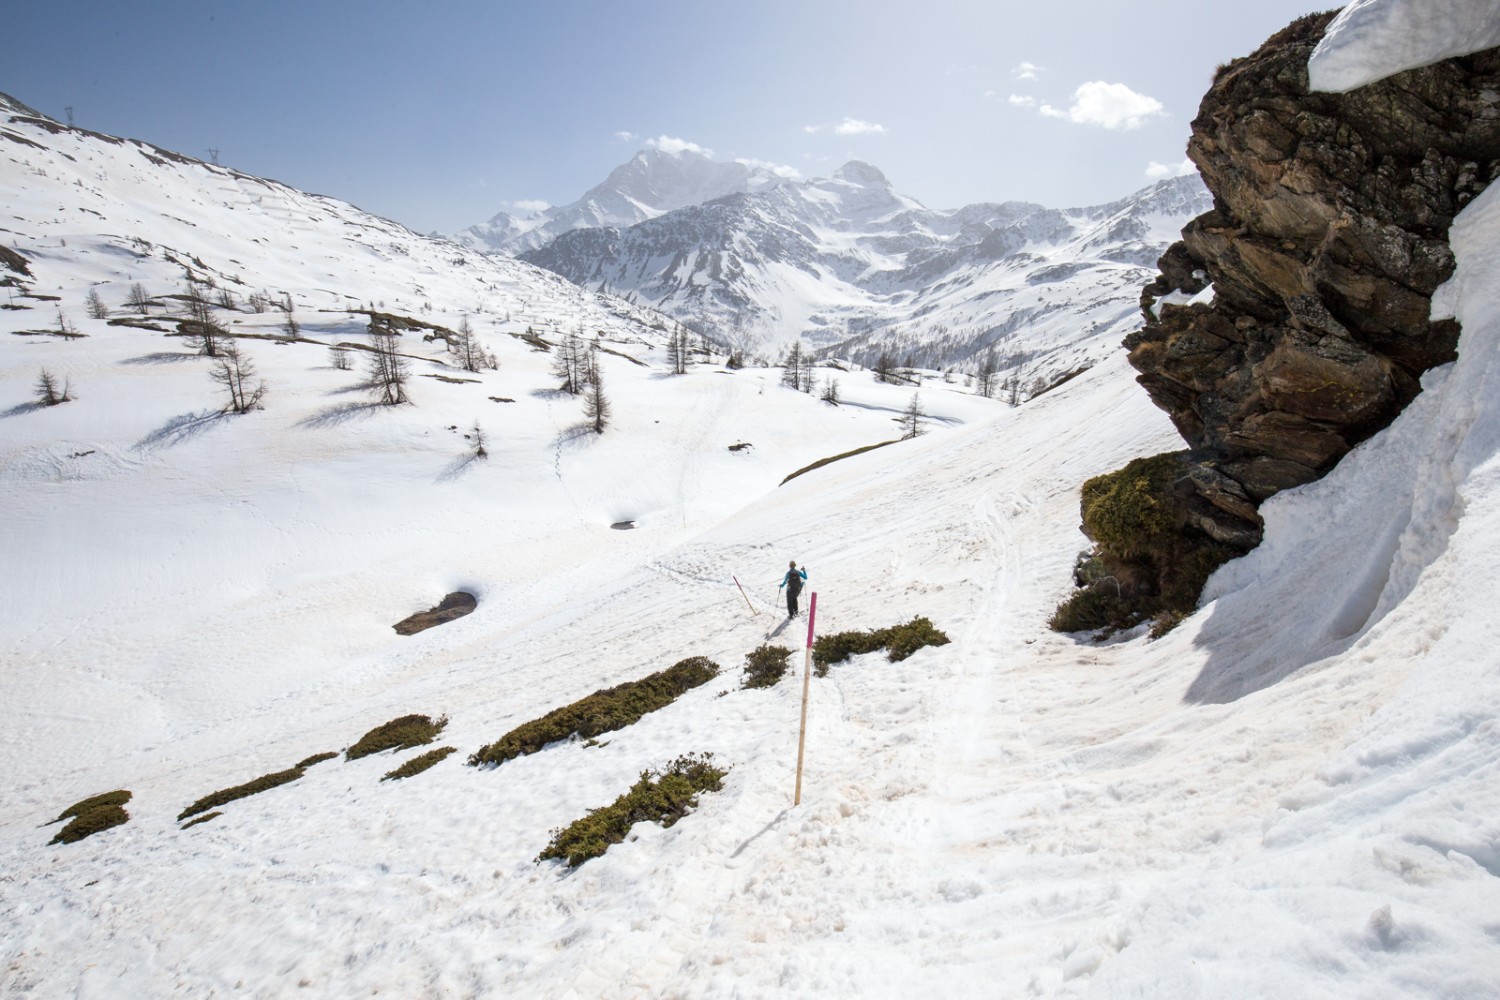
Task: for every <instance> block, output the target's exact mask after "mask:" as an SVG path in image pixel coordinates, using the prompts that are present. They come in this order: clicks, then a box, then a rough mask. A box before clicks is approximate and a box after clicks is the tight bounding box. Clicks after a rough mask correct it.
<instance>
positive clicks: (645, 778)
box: [536, 753, 729, 868]
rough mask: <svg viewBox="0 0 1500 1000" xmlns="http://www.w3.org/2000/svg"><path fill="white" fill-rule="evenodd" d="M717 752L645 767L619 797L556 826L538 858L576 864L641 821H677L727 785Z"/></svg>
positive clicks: (598, 852)
mask: <svg viewBox="0 0 1500 1000" xmlns="http://www.w3.org/2000/svg"><path fill="white" fill-rule="evenodd" d="M712 758H713V754H710V753H706V754H703V755H702V756H701V757H700V756H694V755H691V754H689V755H686V756H683V757H679V758H677V759H676V760H674V761H673V762H672V763H671V764H670V765H669V766H668V767H667V769H666V770H665V771H661V772H659V773H658V774H656V775H654V776H653V775H652V773H651V772H650V771H642V772H641V777H640V780H639V781H637V782H636V783H635V784H634V785H632V786H631V787H630V791H628V792H626V793H625V794H624V795H621V796H620V797H619V798H617V799H615V801H614V802H612V803H610V804H609V805H607V806H603V807H601V808H598V809H590V810H589V813H588V815H587V816H584V817H583V818H582V819H578V820H574V821H573V822H572V823H570V824H568V825H567V826H565V827H563V828H562V829H560V830H554V831H552V841H551V843H549V844H548V845H547V847H546V849H545V850H543V851H542V853H541V854H538V855H537V856H536V860H537V862H538V863H540V862H543V861H550V860H558V861H562V862H564V863H565V864H567V865H568V867H570V868H576V867H578V866H579V865H581V864H583V863H584V862H585V861H587V860H589V859H590V858H597V857H599V856H600V855H601V854H603V853H604V852H605V851H607V850H609V848H610V846H611V845H614V844H618V843H620V842H621V841H623V840H624V839H625V836H626V835H627V834H628V833H630V828H631V827H633V826H635V824H637V823H643V822H647V821H650V822H655V823H660V824H661V825H662V826H665V827H669V826H671V825H672V824H674V823H676V822H677V821H678V820H679V819H681V818H682V817H684V816H686V815H687V814H688V812H689V810H691V809H692V808H693V807H695V806H696V805H697V804H698V793H700V792H717V791H718V790H719V789H720V788H722V787H723V784H724V775H726V774H727V773H729V772H728V771H727V770H725V769H723V768H718V767H714V766H713V765H712V764H711V763H709V762H710V760H711V759H712Z"/></svg>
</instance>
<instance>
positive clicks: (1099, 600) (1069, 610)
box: [1047, 581, 1142, 632]
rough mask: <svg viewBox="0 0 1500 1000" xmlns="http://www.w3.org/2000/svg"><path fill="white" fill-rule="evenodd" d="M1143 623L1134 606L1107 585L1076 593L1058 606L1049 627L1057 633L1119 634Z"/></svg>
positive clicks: (1087, 588) (1104, 583)
mask: <svg viewBox="0 0 1500 1000" xmlns="http://www.w3.org/2000/svg"><path fill="white" fill-rule="evenodd" d="M1141 621H1142V616H1141V613H1140V612H1139V611H1138V610H1137V609H1136V608H1135V607H1134V606H1133V604H1132V602H1130V601H1128V600H1126V599H1125V598H1123V597H1121V596H1120V594H1119V591H1118V589H1117V588H1115V587H1113V586H1111V585H1110V584H1109V583H1108V582H1107V581H1105V582H1101V583H1095V584H1092V585H1090V586H1088V587H1085V588H1083V589H1082V590H1078V591H1075V592H1074V593H1073V594H1072V595H1071V596H1070V597H1068V598H1067V600H1065V601H1063V602H1062V603H1061V604H1059V605H1058V606H1057V610H1055V611H1053V612H1052V617H1051V618H1048V619H1047V627H1048V628H1050V629H1051V630H1052V631H1054V632H1097V631H1098V630H1100V629H1109V630H1110V631H1112V632H1113V631H1117V630H1119V629H1127V628H1133V627H1134V626H1136V625H1138V624H1140V622H1141Z"/></svg>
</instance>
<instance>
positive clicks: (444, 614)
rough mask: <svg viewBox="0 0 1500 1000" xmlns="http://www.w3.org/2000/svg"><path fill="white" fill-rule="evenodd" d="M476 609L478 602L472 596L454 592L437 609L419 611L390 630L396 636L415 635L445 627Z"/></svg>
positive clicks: (457, 591) (458, 591) (459, 591)
mask: <svg viewBox="0 0 1500 1000" xmlns="http://www.w3.org/2000/svg"><path fill="white" fill-rule="evenodd" d="M477 607H479V601H478V599H476V598H475V597H474V595H473V594H466V593H464V592H463V591H461V590H456V591H454V592H453V593H451V594H449V595H448V596H447V597H444V598H443V599H442V601H441V602H439V604H438V606H437V607H435V608H432V609H430V610H428V611H419V612H417V613H416V614H414V615H412V616H410V617H409V618H403V619H401V620H400V621H399V622H397V623H396V624H394V625H392V626H391V628H393V629H395V630H396V632H397V634H398V635H416V634H417V633H418V632H423V631H426V630H427V629H430V628H433V627H435V626H438V625H445V624H447V623H448V622H451V621H452V620H453V619H455V618H462V617H463V616H464V615H467V614H469V613H470V612H472V611H473V610H474V609H475V608H477Z"/></svg>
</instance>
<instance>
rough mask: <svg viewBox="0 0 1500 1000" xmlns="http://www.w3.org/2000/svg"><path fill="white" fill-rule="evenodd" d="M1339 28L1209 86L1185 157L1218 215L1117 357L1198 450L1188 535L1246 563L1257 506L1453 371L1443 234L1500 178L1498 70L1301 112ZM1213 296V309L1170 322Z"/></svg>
mask: <svg viewBox="0 0 1500 1000" xmlns="http://www.w3.org/2000/svg"><path fill="white" fill-rule="evenodd" d="M1332 17H1333V12H1330V13H1327V14H1319V15H1312V16H1309V17H1305V18H1302V19H1300V20H1298V21H1296V22H1294V23H1293V24H1292V25H1291V26H1289V27H1288V28H1286V29H1284V30H1283V31H1281V32H1280V33H1278V34H1277V35H1275V36H1273V37H1272V38H1271V39H1270V40H1269V41H1267V42H1266V44H1265V45H1263V46H1262V47H1261V48H1260V49H1259V50H1258V51H1257V52H1255V53H1254V54H1253V55H1251V56H1249V57H1248V58H1245V59H1239V60H1236V61H1234V62H1233V63H1231V64H1229V65H1228V66H1227V67H1225V68H1224V69H1222V70H1221V71H1220V73H1219V75H1218V76H1217V78H1216V79H1215V81H1214V84H1213V86H1212V88H1211V89H1210V90H1209V92H1208V94H1207V95H1206V96H1205V97H1204V99H1203V103H1202V105H1201V106H1200V108H1199V112H1198V117H1197V118H1196V119H1195V120H1194V121H1193V134H1192V138H1191V139H1190V140H1189V143H1188V155H1189V156H1190V157H1191V158H1192V160H1193V162H1194V163H1196V164H1197V165H1198V169H1199V172H1200V173H1201V174H1202V176H1203V180H1204V182H1205V183H1206V184H1207V186H1208V188H1209V190H1210V191H1211V192H1212V193H1213V195H1214V209H1213V210H1212V211H1210V212H1207V213H1205V214H1204V215H1201V216H1199V217H1198V218H1197V219H1194V220H1193V221H1192V222H1191V223H1189V224H1188V226H1187V227H1186V228H1185V229H1184V230H1183V239H1182V241H1181V242H1180V243H1177V244H1175V245H1174V246H1172V247H1171V248H1170V249H1169V250H1168V251H1167V252H1166V254H1165V255H1164V256H1163V257H1162V258H1161V261H1160V263H1159V266H1160V269H1161V274H1160V276H1158V278H1157V279H1156V280H1155V281H1154V282H1152V283H1151V284H1150V285H1148V286H1147V287H1146V289H1145V290H1144V292H1143V293H1142V296H1141V305H1142V313H1143V315H1144V316H1145V322H1146V325H1145V327H1144V329H1142V330H1140V331H1138V332H1136V333H1134V334H1132V335H1131V336H1129V337H1128V338H1126V341H1125V345H1126V347H1127V348H1128V349H1129V350H1130V362H1131V364H1132V365H1133V366H1134V367H1135V368H1136V369H1137V370H1138V371H1139V372H1140V373H1141V374H1140V377H1139V381H1140V383H1141V385H1142V386H1144V387H1145V389H1146V391H1147V392H1148V393H1150V395H1151V398H1152V400H1153V401H1154V402H1155V403H1156V404H1157V405H1158V406H1160V407H1162V409H1164V410H1166V411H1167V413H1168V414H1169V415H1170V416H1171V418H1172V421H1173V423H1174V424H1175V425H1176V427H1177V429H1178V431H1179V432H1181V434H1182V436H1183V437H1184V438H1185V439H1186V440H1187V442H1188V444H1189V445H1190V446H1191V447H1192V449H1193V457H1194V459H1195V465H1194V473H1193V474H1192V475H1190V476H1187V477H1184V479H1183V480H1182V481H1181V482H1180V483H1179V484H1178V487H1177V495H1178V498H1179V501H1180V508H1179V511H1178V520H1179V522H1180V523H1182V524H1185V525H1188V526H1190V527H1192V528H1195V529H1197V530H1200V531H1202V532H1203V533H1204V534H1206V535H1207V536H1208V537H1210V538H1213V539H1215V540H1217V541H1220V542H1223V543H1226V544H1230V545H1233V546H1235V547H1236V548H1240V549H1248V548H1250V547H1252V546H1253V545H1254V544H1256V543H1257V542H1258V541H1259V535H1260V519H1259V517H1258V515H1257V514H1256V512H1255V508H1256V506H1257V505H1258V504H1259V503H1260V502H1261V501H1263V500H1265V499H1266V498H1267V497H1269V496H1271V495H1272V494H1274V493H1276V492H1277V491H1278V490H1282V489H1286V488H1288V487H1290V486H1295V485H1298V484H1301V483H1305V482H1309V481H1311V480H1313V479H1315V478H1317V477H1318V476H1321V475H1322V474H1323V473H1325V472H1327V471H1328V469H1330V468H1331V467H1332V466H1333V465H1334V464H1335V463H1336V462H1338V460H1339V459H1340V458H1341V457H1342V456H1343V455H1344V454H1345V453H1347V452H1348V451H1349V449H1350V448H1352V447H1353V446H1354V445H1356V444H1358V443H1359V442H1360V441H1362V440H1363V439H1365V438H1366V437H1368V436H1369V435H1371V434H1373V433H1375V432H1376V431H1377V430H1379V429H1380V428H1382V427H1384V426H1386V425H1387V424H1389V423H1390V422H1391V420H1393V419H1394V418H1395V416H1396V414H1397V413H1399V412H1400V411H1401V409H1402V408H1403V407H1404V406H1405V405H1406V404H1407V403H1408V402H1410V401H1411V399H1412V398H1413V397H1414V396H1415V395H1416V394H1417V392H1419V391H1420V385H1419V382H1418V379H1419V377H1420V376H1421V374H1422V372H1424V371H1426V370H1427V369H1429V368H1431V367H1433V366H1434V365H1438V364H1442V363H1444V362H1446V361H1450V360H1452V359H1453V357H1454V356H1455V354H1454V352H1455V348H1456V345H1457V342H1458V326H1457V324H1456V323H1454V322H1452V321H1450V320H1442V321H1439V322H1435V323H1434V322H1431V321H1430V320H1429V319H1428V315H1429V304H1430V299H1431V295H1432V292H1433V290H1434V289H1435V288H1437V286H1438V285H1440V284H1441V283H1442V282H1444V281H1446V280H1447V278H1448V277H1449V276H1450V275H1451V274H1452V272H1453V266H1454V265H1453V255H1452V252H1451V251H1450V250H1449V248H1448V243H1447V232H1448V227H1449V225H1450V224H1451V223H1452V221H1453V217H1454V216H1455V215H1456V214H1457V213H1458V211H1459V210H1460V209H1461V208H1462V207H1463V206H1464V205H1465V204H1466V203H1467V202H1468V201H1469V200H1470V199H1472V198H1473V197H1474V196H1475V195H1477V194H1478V193H1479V192H1481V191H1482V190H1484V188H1485V187H1486V186H1487V185H1488V183H1489V182H1490V181H1491V180H1493V179H1494V178H1495V176H1496V174H1497V173H1500V106H1497V105H1496V103H1495V101H1494V98H1493V95H1494V94H1495V93H1496V92H1497V91H1500V50H1494V49H1492V50H1488V51H1486V52H1483V53H1479V54H1477V55H1473V56H1468V57H1465V58H1461V59H1450V60H1447V61H1444V62H1442V63H1439V64H1437V65H1434V66H1429V67H1425V68H1423V69H1418V70H1411V71H1408V72H1405V73H1401V74H1398V75H1396V76H1394V77H1390V78H1388V79H1386V80H1383V81H1381V82H1379V83H1375V84H1372V85H1370V86H1367V87H1362V88H1359V89H1357V90H1355V91H1352V92H1350V93H1348V94H1313V93H1309V92H1308V89H1307V59H1308V56H1309V55H1310V54H1311V52H1312V50H1313V48H1314V47H1315V46H1316V45H1317V42H1318V40H1319V39H1320V38H1321V37H1322V35H1323V31H1324V29H1325V28H1326V26H1327V24H1328V22H1329V21H1330V20H1331V19H1332ZM1205 279H1206V280H1207V281H1210V282H1212V284H1213V286H1214V296H1215V297H1214V301H1213V303H1212V305H1203V304H1201V303H1200V304H1193V305H1182V304H1178V302H1180V301H1183V296H1182V295H1172V293H1174V292H1181V293H1186V294H1187V295H1193V294H1196V293H1198V292H1200V291H1201V290H1202V289H1203V288H1204V287H1205ZM1168 296H1171V299H1169V300H1168V301H1161V300H1163V299H1164V298H1166V297H1168Z"/></svg>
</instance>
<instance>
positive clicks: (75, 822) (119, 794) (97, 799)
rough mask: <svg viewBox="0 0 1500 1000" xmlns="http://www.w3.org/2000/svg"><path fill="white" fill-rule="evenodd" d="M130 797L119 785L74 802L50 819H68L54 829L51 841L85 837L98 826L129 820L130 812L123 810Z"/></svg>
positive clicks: (56, 841)
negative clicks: (55, 831)
mask: <svg viewBox="0 0 1500 1000" xmlns="http://www.w3.org/2000/svg"><path fill="white" fill-rule="evenodd" d="M129 801H130V792H128V791H125V790H123V789H121V790H120V791H116V792H105V793H104V794H103V795H93V796H90V797H89V798H86V799H84V800H82V801H81V802H75V803H73V804H72V805H71V806H69V807H68V808H66V809H64V810H63V811H62V813H61V814H60V815H59V816H58V817H57V819H55V820H53V822H54V823H61V822H62V821H63V820H65V819H66V820H68V821H69V822H68V824H67V825H66V826H64V827H63V828H62V829H61V830H59V831H57V836H55V837H53V838H52V843H54V844H72V843H75V842H77V841H80V840H82V839H83V838H85V837H92V836H93V835H94V834H96V833H98V832H99V831H101V830H108V829H109V828H110V827H115V826H119V825H120V824H122V823H126V822H129V820H130V813H128V812H126V811H125V803H127V802H129Z"/></svg>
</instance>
